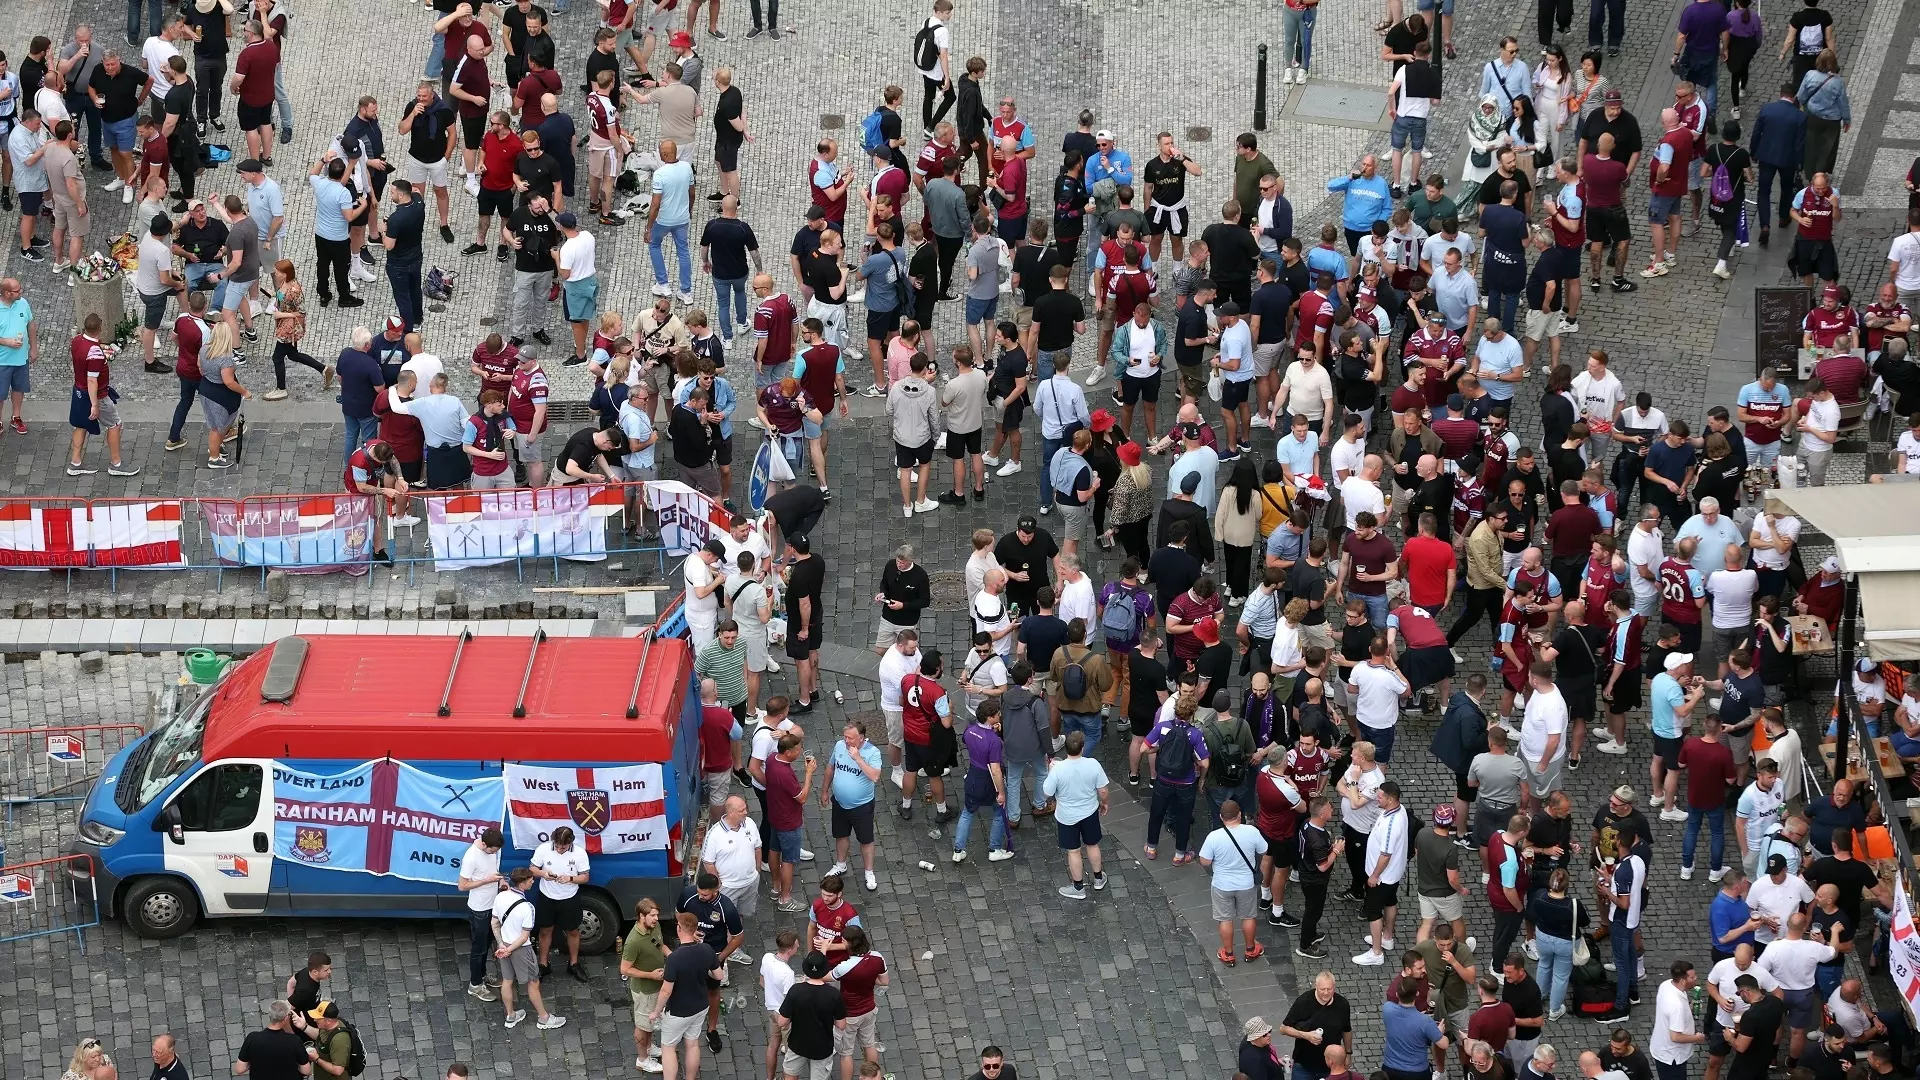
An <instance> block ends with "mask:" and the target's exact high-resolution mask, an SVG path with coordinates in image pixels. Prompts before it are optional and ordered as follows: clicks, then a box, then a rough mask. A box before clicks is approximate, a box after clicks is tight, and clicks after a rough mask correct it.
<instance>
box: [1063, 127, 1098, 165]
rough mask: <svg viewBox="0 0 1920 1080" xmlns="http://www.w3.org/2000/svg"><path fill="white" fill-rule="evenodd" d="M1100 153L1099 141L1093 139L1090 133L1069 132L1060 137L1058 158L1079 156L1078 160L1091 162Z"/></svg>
mask: <svg viewBox="0 0 1920 1080" xmlns="http://www.w3.org/2000/svg"><path fill="white" fill-rule="evenodd" d="M1099 153H1100V140H1099V139H1096V138H1094V135H1093V132H1091V131H1069V132H1067V133H1066V134H1065V135H1062V136H1061V137H1060V156H1061V157H1063V158H1064V157H1066V156H1067V155H1068V154H1079V155H1080V160H1082V161H1092V160H1093V159H1094V156H1095V155H1097V154H1099Z"/></svg>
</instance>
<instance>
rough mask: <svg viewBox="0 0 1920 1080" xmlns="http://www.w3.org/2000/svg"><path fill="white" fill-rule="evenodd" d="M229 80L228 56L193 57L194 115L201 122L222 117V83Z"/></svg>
mask: <svg viewBox="0 0 1920 1080" xmlns="http://www.w3.org/2000/svg"><path fill="white" fill-rule="evenodd" d="M226 81H227V58H226V57H224V56H217V57H214V58H212V59H208V58H206V57H204V56H196V57H194V58H193V115H194V118H195V119H197V120H199V121H200V122H201V123H203V124H204V123H206V122H208V121H209V120H218V119H219V118H220V84H221V83H224V82H226Z"/></svg>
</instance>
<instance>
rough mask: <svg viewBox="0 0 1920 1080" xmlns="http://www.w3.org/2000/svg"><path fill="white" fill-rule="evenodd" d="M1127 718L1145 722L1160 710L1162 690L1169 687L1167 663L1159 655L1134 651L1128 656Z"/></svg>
mask: <svg viewBox="0 0 1920 1080" xmlns="http://www.w3.org/2000/svg"><path fill="white" fill-rule="evenodd" d="M1127 678H1128V679H1130V680H1131V681H1130V682H1128V683H1127V718H1128V719H1130V720H1136V721H1141V722H1145V721H1147V720H1151V719H1152V718H1153V716H1154V714H1155V713H1157V712H1158V711H1159V710H1160V691H1162V690H1165V689H1166V688H1167V665H1165V664H1163V663H1161V662H1160V658H1159V657H1157V656H1141V655H1140V654H1139V653H1137V652H1136V653H1133V654H1132V655H1130V656H1128V657H1127Z"/></svg>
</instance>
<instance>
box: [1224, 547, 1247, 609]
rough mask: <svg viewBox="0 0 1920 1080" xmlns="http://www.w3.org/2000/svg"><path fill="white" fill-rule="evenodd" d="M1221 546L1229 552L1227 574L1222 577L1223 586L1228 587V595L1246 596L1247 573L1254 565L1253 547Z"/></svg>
mask: <svg viewBox="0 0 1920 1080" xmlns="http://www.w3.org/2000/svg"><path fill="white" fill-rule="evenodd" d="M1220 546H1221V547H1223V548H1225V549H1226V553H1227V558H1226V562H1227V565H1226V575H1225V576H1224V577H1223V578H1222V579H1221V586H1222V587H1223V588H1225V589H1226V591H1227V595H1228V596H1238V597H1243V598H1244V597H1245V596H1246V595H1247V574H1248V573H1249V572H1250V570H1251V569H1252V567H1253V549H1252V548H1250V547H1234V546H1233V545H1232V544H1222V545H1220Z"/></svg>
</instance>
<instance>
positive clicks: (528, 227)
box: [507, 206, 560, 274]
mask: <svg viewBox="0 0 1920 1080" xmlns="http://www.w3.org/2000/svg"><path fill="white" fill-rule="evenodd" d="M507 229H508V231H509V232H511V233H513V235H515V236H517V237H519V238H520V250H518V251H516V252H514V253H513V268H514V269H515V270H519V271H522V272H524V273H529V274H537V273H540V272H541V271H545V270H552V269H553V248H554V245H556V244H558V243H559V242H560V226H558V225H555V224H554V223H553V215H551V214H535V213H534V212H533V211H532V210H531V209H529V208H528V207H526V206H522V207H520V208H519V209H518V210H515V211H514V212H513V216H512V217H511V218H508V219H507Z"/></svg>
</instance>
